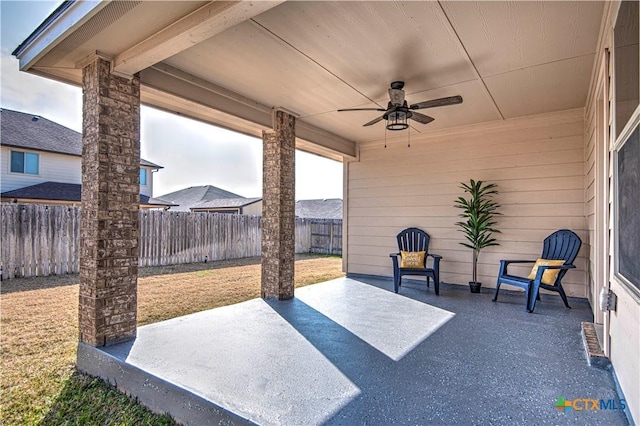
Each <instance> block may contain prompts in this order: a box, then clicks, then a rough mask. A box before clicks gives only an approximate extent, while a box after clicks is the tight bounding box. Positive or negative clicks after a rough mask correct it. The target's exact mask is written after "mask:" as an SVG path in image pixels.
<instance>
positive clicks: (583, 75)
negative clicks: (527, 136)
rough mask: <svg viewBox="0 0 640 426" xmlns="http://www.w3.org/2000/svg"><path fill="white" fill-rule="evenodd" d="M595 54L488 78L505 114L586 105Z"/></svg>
mask: <svg viewBox="0 0 640 426" xmlns="http://www.w3.org/2000/svg"><path fill="white" fill-rule="evenodd" d="M593 60H594V55H593V54H592V55H586V56H579V57H577V58H573V59H567V60H565V61H558V62H552V63H550V64H544V65H539V66H535V67H529V68H524V69H521V70H518V71H512V72H508V73H504V74H499V75H496V76H492V77H488V78H485V79H484V81H485V83H486V85H487V87H488V88H489V91H490V92H491V94H492V96H493V98H494V99H495V101H496V104H497V105H498V108H500V111H501V112H502V114H503V115H504V117H505V118H513V117H520V116H524V115H532V114H539V113H540V112H551V111H563V110H567V109H572V108H576V107H580V106H583V105H584V104H585V103H586V101H587V90H588V87H589V79H590V77H591V66H592V64H593Z"/></svg>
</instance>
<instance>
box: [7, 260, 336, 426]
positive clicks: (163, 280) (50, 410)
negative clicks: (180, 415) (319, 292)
mask: <svg viewBox="0 0 640 426" xmlns="http://www.w3.org/2000/svg"><path fill="white" fill-rule="evenodd" d="M295 267H296V272H295V274H296V275H295V276H296V286H298V287H299V286H304V285H308V284H313V283H317V282H321V281H326V280H330V279H333V278H337V277H340V276H343V275H344V274H343V273H342V271H341V268H342V261H341V259H340V258H339V257H335V256H332V257H327V256H306V255H303V256H297V258H296V265H295ZM78 291H79V289H78V276H77V275H61V276H52V277H36V278H21V279H14V280H10V281H5V282H3V283H2V287H1V294H0V304H1V308H2V309H0V327H1V328H0V330H1V333H2V334H1V342H2V345H1V347H0V368H1V372H2V374H1V375H0V391H1V392H0V410H1V411H0V424H2V425H173V424H175V422H174V421H173V420H171V418H169V417H168V416H166V415H158V414H154V413H152V412H150V411H149V410H147V409H146V408H144V407H143V406H141V405H140V404H138V403H137V402H136V401H135V400H133V399H131V398H129V397H127V396H126V395H124V394H123V393H121V392H119V391H118V390H116V389H115V388H114V387H112V386H111V385H109V384H107V383H105V382H103V381H102V380H99V379H96V378H92V377H88V376H85V375H83V374H80V373H78V372H77V371H76V369H75V360H76V350H77V343H78ZM259 295H260V261H259V259H255V258H253V259H237V260H231V261H221V262H209V263H206V264H204V263H201V264H190V265H174V266H165V267H158V268H144V269H141V270H140V271H139V278H138V325H139V326H140V325H144V324H150V323H153V322H157V321H163V320H166V319H170V318H174V317H177V316H182V315H186V314H190V313H193V312H199V311H204V310H207V309H213V308H216V307H219V306H224V305H230V304H233V303H239V302H242V301H245V300H249V299H253V298H256V297H259Z"/></svg>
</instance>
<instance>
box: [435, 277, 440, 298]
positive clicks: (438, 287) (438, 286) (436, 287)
mask: <svg viewBox="0 0 640 426" xmlns="http://www.w3.org/2000/svg"><path fill="white" fill-rule="evenodd" d="M439 281H440V280H436V279H434V280H433V288H435V289H436V296H440V282H439Z"/></svg>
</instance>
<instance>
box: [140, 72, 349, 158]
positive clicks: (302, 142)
mask: <svg viewBox="0 0 640 426" xmlns="http://www.w3.org/2000/svg"><path fill="white" fill-rule="evenodd" d="M140 82H141V86H142V90H143V93H142V96H143V98H144V99H143V102H145V103H146V104H148V105H150V106H157V107H159V108H161V109H164V110H168V111H173V112H178V113H180V114H182V115H186V116H190V117H193V118H195V119H199V120H204V121H207V122H210V123H212V124H216V125H218V126H221V127H224V128H227V129H230V130H234V131H239V132H241V133H245V134H250V135H252V136H257V137H261V133H262V130H267V129H271V127H272V107H270V106H267V105H264V104H262V103H259V102H256V101H254V100H252V99H249V98H247V97H245V96H242V95H240V94H238V93H235V92H232V91H230V90H227V89H225V88H223V87H220V86H218V85H216V84H213V83H210V82H208V81H206V80H203V79H201V78H199V77H196V76H194V75H192V74H189V73H187V72H185V71H182V70H180V69H177V68H175V67H172V66H170V65H167V64H157V65H154V66H152V67H150V68H147V69H145V70H143V71H142V72H141V73H140ZM145 91H147V92H149V93H148V94H149V95H150V96H148V97H147V96H145ZM160 93H166V94H168V95H169V96H159V94H160ZM202 107H205V108H207V109H211V110H214V111H217V112H216V113H203V111H202ZM296 137H297V138H298V139H299V141H298V144H297V146H296V147H298V148H300V149H303V150H304V151H308V152H312V153H316V154H318V155H322V156H325V157H329V158H333V159H338V158H339V157H348V158H355V157H356V144H355V142H353V141H350V140H348V139H345V138H343V137H341V136H338V135H335V134H333V133H330V132H328V131H326V130H323V129H321V128H319V127H316V126H314V125H311V124H309V123H305V122H304V121H302V120H300V119H298V120H296ZM314 146H315V147H316V148H314Z"/></svg>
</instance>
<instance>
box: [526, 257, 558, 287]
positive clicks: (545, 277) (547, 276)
mask: <svg viewBox="0 0 640 426" xmlns="http://www.w3.org/2000/svg"><path fill="white" fill-rule="evenodd" d="M561 265H564V260H562V259H560V260H552V259H538V260H536V264H535V265H533V268H532V269H531V273H530V274H529V279H530V280H533V279H535V278H536V274H537V273H538V266H561ZM559 273H560V269H547V270H546V271H544V274H542V284H547V285H554V284H555V282H556V278H557V277H558V274H559Z"/></svg>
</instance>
